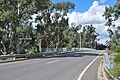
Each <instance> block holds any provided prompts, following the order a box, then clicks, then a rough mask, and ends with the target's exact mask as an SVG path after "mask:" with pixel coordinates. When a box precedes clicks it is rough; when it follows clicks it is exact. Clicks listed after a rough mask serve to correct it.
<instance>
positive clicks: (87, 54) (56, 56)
mask: <svg viewBox="0 0 120 80" xmlns="http://www.w3.org/2000/svg"><path fill="white" fill-rule="evenodd" d="M98 55H99V54H98V53H93V52H89V53H88V52H75V53H64V54H59V55H53V56H43V58H61V57H84V56H98Z"/></svg>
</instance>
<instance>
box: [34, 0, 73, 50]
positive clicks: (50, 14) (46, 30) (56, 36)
mask: <svg viewBox="0 0 120 80" xmlns="http://www.w3.org/2000/svg"><path fill="white" fill-rule="evenodd" d="M46 5H49V6H47V7H45V8H43V9H41V10H39V13H38V14H39V15H38V16H37V17H36V22H37V23H38V24H37V26H36V28H37V29H36V31H37V33H38V35H39V36H38V39H39V38H40V37H42V48H47V47H51V43H52V47H56V48H58V47H62V45H61V44H62V39H63V31H64V30H65V29H67V27H68V18H65V16H67V12H69V11H70V10H72V9H73V8H74V4H73V3H70V2H61V3H52V2H51V1H49V0H48V2H46ZM43 7H44V6H43ZM37 41H39V40H37Z"/></svg>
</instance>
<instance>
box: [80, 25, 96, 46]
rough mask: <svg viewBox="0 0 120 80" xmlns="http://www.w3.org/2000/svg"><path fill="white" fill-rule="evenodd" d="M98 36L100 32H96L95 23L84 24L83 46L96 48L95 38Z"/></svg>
mask: <svg viewBox="0 0 120 80" xmlns="http://www.w3.org/2000/svg"><path fill="white" fill-rule="evenodd" d="M97 36H98V33H96V31H95V27H94V26H93V25H85V26H83V32H82V39H83V40H82V41H83V42H82V45H83V47H90V48H95V40H96V38H97Z"/></svg>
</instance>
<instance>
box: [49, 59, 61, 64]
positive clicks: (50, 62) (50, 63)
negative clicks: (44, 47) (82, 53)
mask: <svg viewBox="0 0 120 80" xmlns="http://www.w3.org/2000/svg"><path fill="white" fill-rule="evenodd" d="M57 61H59V60H54V61H51V62H48V63H47V64H51V63H54V62H57Z"/></svg>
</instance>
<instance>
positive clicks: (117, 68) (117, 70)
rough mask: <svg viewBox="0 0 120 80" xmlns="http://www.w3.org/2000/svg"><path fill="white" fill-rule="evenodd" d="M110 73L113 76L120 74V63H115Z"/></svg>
mask: <svg viewBox="0 0 120 80" xmlns="http://www.w3.org/2000/svg"><path fill="white" fill-rule="evenodd" d="M111 73H112V74H113V75H114V76H115V77H119V76H120V63H116V64H115V66H114V68H113V69H112V70H111Z"/></svg>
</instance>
